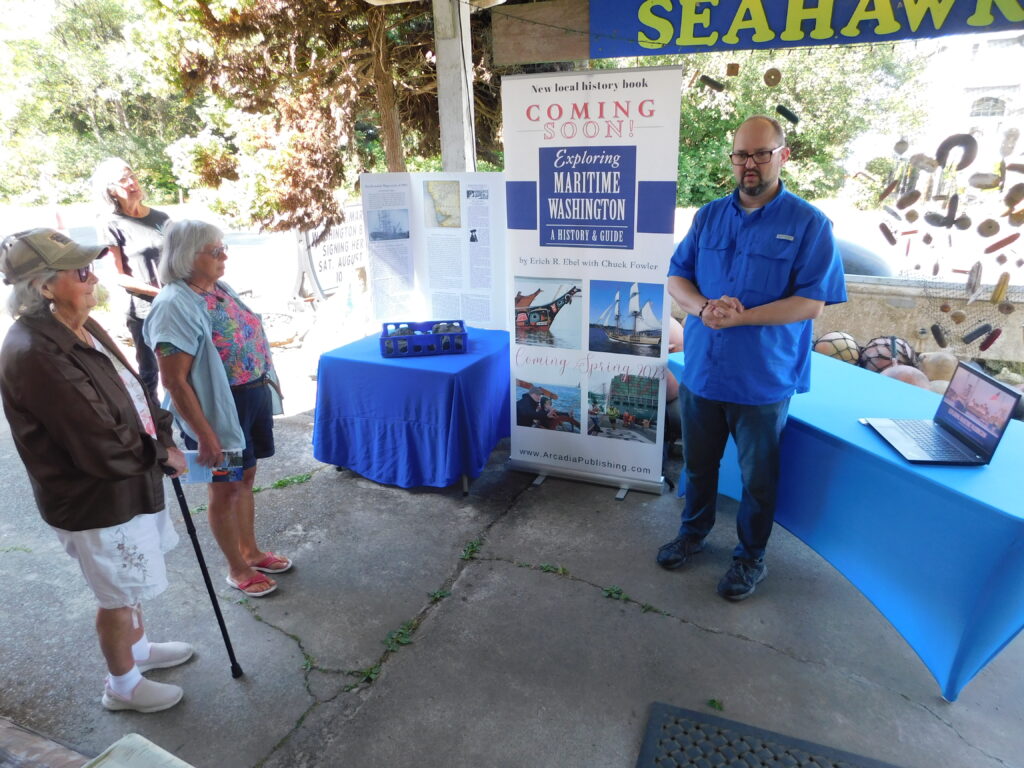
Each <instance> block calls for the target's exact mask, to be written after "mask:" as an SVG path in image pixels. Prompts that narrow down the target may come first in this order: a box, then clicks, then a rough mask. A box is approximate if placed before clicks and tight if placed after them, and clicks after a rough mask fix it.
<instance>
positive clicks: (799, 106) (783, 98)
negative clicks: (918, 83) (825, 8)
mask: <svg viewBox="0 0 1024 768" xmlns="http://www.w3.org/2000/svg"><path fill="white" fill-rule="evenodd" d="M914 51H915V49H914V48H913V46H908V45H901V46H892V45H885V46H877V45H875V46H872V45H859V46H841V47H829V48H804V49H792V50H786V51H771V50H755V51H732V52H726V53H704V54H691V55H688V56H671V57H670V56H666V57H657V58H656V59H648V60H645V61H644V64H645V65H648V64H655V63H661V64H676V65H680V64H681V65H682V66H683V70H684V77H683V82H684V90H683V95H682V114H681V119H680V125H679V127H680V136H679V143H680V150H679V191H678V203H679V205H681V206H699V205H702V204H704V203H706V202H708V201H709V200H712V199H714V198H716V197H721V196H722V195H724V194H726V193H728V192H729V191H730V190H731V189H733V187H734V186H735V180H734V178H733V175H732V169H731V167H730V166H729V161H728V159H727V158H726V155H727V153H728V152H729V151H730V149H731V146H732V132H733V131H734V130H735V128H736V126H737V125H738V124H739V123H740V122H742V121H743V119H744V118H746V117H749V116H750V115H756V114H766V115H771V116H772V117H775V118H777V119H778V120H779V122H780V123H782V125H783V127H784V128H785V129H786V132H787V140H788V144H789V146H790V147H791V148H792V156H791V158H790V160H789V162H788V163H787V164H786V169H785V170H784V172H783V175H784V178H785V180H786V183H787V184H788V185H789V188H790V189H791V190H792V191H794V192H796V193H797V194H799V195H801V196H803V197H806V198H808V199H812V200H814V199H820V198H823V197H828V196H831V195H834V194H835V193H836V192H837V191H838V190H839V189H840V188H841V187H842V186H843V184H844V182H845V180H846V171H845V168H844V166H845V163H846V161H847V159H848V156H849V153H850V148H851V145H852V143H853V142H854V140H855V139H857V138H858V137H860V136H862V135H864V134H866V133H868V132H869V131H870V132H877V133H880V134H883V135H884V134H885V133H887V132H888V133H895V134H896V135H901V134H905V133H907V132H908V131H911V130H913V129H915V128H917V127H918V126H919V125H920V123H921V122H922V120H923V110H922V108H921V106H920V104H919V103H918V100H917V98H916V96H915V94H916V93H917V90H918V89H917V88H915V78H916V77H917V76H918V75H919V74H920V72H921V70H922V69H923V63H924V62H923V56H919V55H917V54H915V52H914ZM730 63H732V64H738V65H739V74H738V75H735V76H729V75H727V66H728V65H729V64H730ZM773 67H774V68H776V69H778V70H779V71H780V72H781V74H782V79H781V81H780V82H779V84H778V85H776V86H775V87H769V86H767V85H766V84H765V81H764V73H765V72H766V71H767V70H768V69H769V68H773ZM701 75H706V76H707V77H709V78H712V79H713V80H715V81H717V82H719V83H721V84H723V85H724V88H723V90H721V91H717V90H715V89H713V88H710V87H708V86H706V85H703V84H702V83H701V82H700V76H701ZM778 105H782V106H783V107H785V108H787V109H789V110H790V111H791V112H793V113H795V114H796V115H797V116H798V118H799V122H798V123H797V124H796V125H795V126H794V125H792V124H791V123H789V122H788V121H787V120H786V119H785V118H783V117H781V116H780V115H779V114H778V113H777V112H776V107H777V106H778Z"/></svg>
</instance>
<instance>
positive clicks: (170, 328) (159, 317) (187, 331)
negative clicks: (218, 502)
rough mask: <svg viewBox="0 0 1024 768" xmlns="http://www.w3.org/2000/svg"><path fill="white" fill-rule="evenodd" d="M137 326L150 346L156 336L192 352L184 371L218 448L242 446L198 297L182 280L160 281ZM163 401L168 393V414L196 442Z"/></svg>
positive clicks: (222, 286)
mask: <svg viewBox="0 0 1024 768" xmlns="http://www.w3.org/2000/svg"><path fill="white" fill-rule="evenodd" d="M217 287H218V288H220V289H221V290H223V291H224V292H226V293H227V294H228V295H230V296H231V297H232V298H233V299H235V301H237V302H238V303H239V304H240V305H241V306H242V307H243V308H244V309H246V310H249V308H248V307H246V306H245V304H244V303H243V302H242V300H241V299H240V298H238V294H236V293H235V292H234V291H233V290H232V289H231V287H230V286H228V285H227V284H226V283H222V282H218V283H217ZM249 311H252V310H249ZM142 330H143V335H144V336H145V338H146V344H148V345H149V347H150V348H151V349H156V345H157V344H159V343H160V342H167V343H169V344H173V345H174V346H175V347H177V348H178V349H180V350H181V351H182V352H185V353H187V354H189V355H192V357H193V360H192V369H191V370H190V371H189V374H188V382H189V384H191V385H192V389H193V390H194V391H195V393H196V397H197V398H198V399H199V405H200V407H201V408H202V409H203V415H204V416H205V417H206V420H207V421H208V422H209V423H210V426H211V427H212V428H213V431H214V432H216V434H217V439H218V440H219V441H220V444H221V447H222V448H223V449H224V450H241V449H242V448H244V447H245V436H244V435H243V433H242V427H241V426H240V425H239V423H238V411H237V410H236V409H235V399H234V397H232V395H231V386H230V385H229V383H228V375H227V372H226V371H225V370H224V363H223V362H222V361H221V359H220V354H219V353H218V352H217V347H216V346H215V345H214V343H213V325H212V323H211V322H210V315H209V313H208V312H207V311H206V301H205V300H204V299H203V297H201V296H199V295H198V294H197V293H196V292H195V291H193V290H192V289H191V288H189V287H188V285H187V284H186V283H185V282H184V281H183V280H177V281H175V282H173V283H170V284H168V285H165V286H164V287H163V288H162V289H161V290H160V293H159V294H157V297H156V299H154V301H153V306H152V308H151V309H150V312H149V316H148V317H147V318H146V322H145V324H144V325H143V328H142ZM272 394H276V393H272ZM169 401H170V398H169V397H165V398H164V407H165V408H167V409H168V410H169V411H170V412H171V413H173V414H174V420H175V422H176V423H177V425H178V427H179V428H180V429H181V431H182V432H184V433H185V434H187V435H188V436H189V437H191V438H192V439H193V440H195V441H196V442H198V441H199V438H198V437H197V436H196V435H195V434H193V432H192V429H191V427H189V425H188V424H187V423H186V422H185V421H184V420H183V419H182V418H181V415H180V414H179V413H178V412H177V411H176V410H175V409H174V406H173V403H170V402H169ZM279 402H280V401H279V400H276V399H275V405H278V404H279ZM275 411H278V412H279V410H278V408H275Z"/></svg>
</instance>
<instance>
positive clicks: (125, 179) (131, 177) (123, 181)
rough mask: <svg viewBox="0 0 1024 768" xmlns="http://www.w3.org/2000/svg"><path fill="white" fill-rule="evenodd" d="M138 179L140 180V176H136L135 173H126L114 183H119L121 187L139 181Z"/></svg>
mask: <svg viewBox="0 0 1024 768" xmlns="http://www.w3.org/2000/svg"><path fill="white" fill-rule="evenodd" d="M138 180H139V177H138V176H136V175H135V174H134V173H126V174H125V175H124V176H122V177H121V178H120V179H118V180H117V181H115V182H114V183H115V184H117V186H119V187H127V186H128V185H129V184H131V183H132V182H133V181H134V182H138Z"/></svg>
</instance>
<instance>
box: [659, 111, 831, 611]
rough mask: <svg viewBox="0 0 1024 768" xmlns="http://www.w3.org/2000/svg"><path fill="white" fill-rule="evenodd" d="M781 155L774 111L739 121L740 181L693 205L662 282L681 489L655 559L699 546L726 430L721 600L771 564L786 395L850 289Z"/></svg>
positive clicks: (751, 585)
mask: <svg viewBox="0 0 1024 768" xmlns="http://www.w3.org/2000/svg"><path fill="white" fill-rule="evenodd" d="M789 155H790V151H789V148H788V147H787V146H786V137H785V132H784V131H783V130H782V126H781V125H779V123H778V122H777V121H776V120H773V119H771V118H769V117H763V116H758V117H751V118H749V119H748V120H746V121H745V122H744V123H743V124H742V125H740V127H739V128H738V129H737V131H736V134H735V136H734V137H733V150H732V153H731V154H730V156H729V157H730V160H731V162H732V166H733V173H734V175H735V176H736V190H735V191H734V192H733V193H732V194H730V195H728V196H726V197H723V198H721V199H719V200H715V201H714V202H711V203H708V204H707V205H705V206H704V207H703V208H701V209H700V210H699V211H698V212H697V214H696V216H695V217H694V220H693V224H692V226H691V227H690V231H689V232H688V233H687V235H686V237H685V238H684V239H683V241H682V242H681V243H680V244H679V246H678V247H677V248H676V251H675V253H674V254H673V256H672V263H671V266H670V267H669V277H668V289H669V293H670V294H671V295H672V297H673V298H674V299H675V300H676V302H677V303H678V304H679V306H680V307H682V308H683V310H684V311H686V313H687V314H688V317H687V318H686V325H685V335H684V341H683V343H684V348H685V351H686V364H685V366H684V368H683V376H682V381H681V382H680V386H679V403H680V410H681V412H682V420H683V445H684V451H685V463H686V466H685V494H686V500H685V503H684V506H683V512H682V524H681V525H680V528H679V535H678V536H677V537H676V538H675V539H673V540H672V541H670V542H669V543H668V544H665V545H664V546H662V547H661V548H660V549H659V550H658V558H657V560H658V564H659V565H661V566H662V567H663V568H669V569H673V568H679V567H680V566H682V565H683V564H684V563H686V562H687V560H689V558H690V557H691V556H692V555H694V554H696V553H697V552H700V551H701V550H702V549H704V538H705V537H706V536H707V535H708V533H710V532H711V528H712V527H713V526H714V524H715V511H716V507H715V505H716V501H717V497H718V466H719V463H720V462H721V459H722V454H723V452H724V450H725V444H726V440H727V439H728V437H729V435H732V437H733V439H734V440H735V442H736V447H737V450H738V454H739V463H740V472H741V476H742V479H743V497H742V499H741V500H740V507H739V511H738V512H737V515H736V530H737V534H738V537H739V544H738V545H737V546H736V549H735V550H734V551H733V562H732V566H731V567H730V568H729V570H728V572H727V573H726V574H725V576H723V577H722V580H721V581H720V582H719V584H718V593H719V594H720V595H721V596H722V597H725V598H727V599H729V600H742V599H744V598H746V597H749V596H750V595H751V594H752V593H753V592H754V589H755V587H756V586H757V584H758V583H759V582H760V581H762V580H763V579H764V577H765V576H766V575H767V573H768V569H767V567H766V566H765V563H764V553H765V547H766V546H767V543H768V537H769V535H770V534H771V530H772V524H773V522H774V519H775V495H776V486H777V484H778V474H779V470H778V467H779V435H780V434H781V432H782V428H783V426H784V425H785V423H786V414H787V412H788V409H789V399H790V397H791V396H792V395H793V394H794V393H798V392H806V391H807V390H808V389H809V388H810V352H811V336H812V333H813V328H812V321H813V320H814V318H816V317H818V316H819V315H820V314H821V311H822V309H823V308H824V306H825V305H826V304H834V303H838V302H843V301H846V283H845V280H844V277H843V267H842V261H841V259H840V257H839V252H838V250H837V249H836V246H835V241H834V240H833V237H832V225H831V222H829V220H828V219H827V218H826V217H825V216H824V214H822V213H821V211H819V210H818V209H817V208H815V207H814V206H812V205H810V204H809V203H807V202H805V201H804V200H802V199H800V198H799V197H797V196H796V195H794V194H792V193H791V192H789V191H788V190H786V188H785V186H784V185H783V183H782V181H781V180H780V179H779V171H780V170H781V168H782V166H783V165H785V163H786V161H787V160H788V159H789Z"/></svg>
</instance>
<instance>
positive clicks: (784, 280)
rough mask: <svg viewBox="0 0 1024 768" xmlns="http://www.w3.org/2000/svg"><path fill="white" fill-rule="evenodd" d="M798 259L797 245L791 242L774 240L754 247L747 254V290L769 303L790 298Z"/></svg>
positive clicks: (745, 282)
mask: <svg viewBox="0 0 1024 768" xmlns="http://www.w3.org/2000/svg"><path fill="white" fill-rule="evenodd" d="M795 257H796V243H795V242H793V241H792V240H773V241H770V242H769V243H767V244H765V245H757V246H755V248H754V249H753V250H751V251H750V252H748V253H747V260H746V267H745V269H744V272H743V288H744V290H745V291H749V292H751V293H754V294H757V295H758V296H763V297H765V298H766V299H767V300H769V301H774V300H776V299H780V298H783V297H785V296H787V295H788V293H789V283H790V277H791V275H792V272H793V259H794V258H795Z"/></svg>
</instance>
